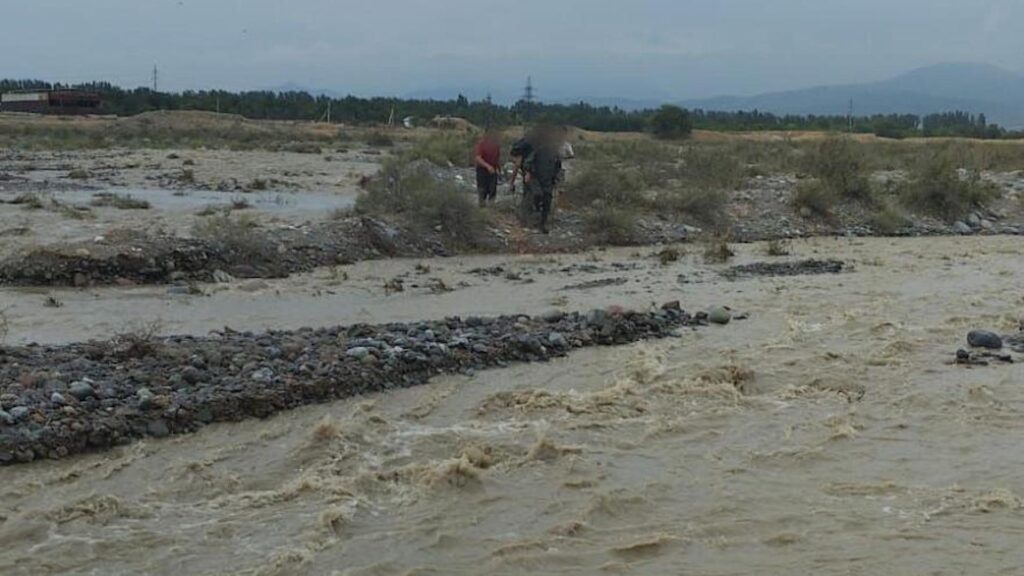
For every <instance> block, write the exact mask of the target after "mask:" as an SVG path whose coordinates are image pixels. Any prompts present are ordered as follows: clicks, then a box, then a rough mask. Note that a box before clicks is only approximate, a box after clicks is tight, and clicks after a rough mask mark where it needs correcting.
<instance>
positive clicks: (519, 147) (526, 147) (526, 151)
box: [509, 138, 533, 159]
mask: <svg viewBox="0 0 1024 576" xmlns="http://www.w3.org/2000/svg"><path fill="white" fill-rule="evenodd" d="M509 154H511V155H512V156H515V157H516V158H524V159H525V158H527V157H529V156H530V154H533V144H530V141H529V140H527V139H526V138H520V139H519V140H516V141H515V142H513V143H512V149H511V150H510V151H509Z"/></svg>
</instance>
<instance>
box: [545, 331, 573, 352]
mask: <svg viewBox="0 0 1024 576" xmlns="http://www.w3.org/2000/svg"><path fill="white" fill-rule="evenodd" d="M548 344H551V345H552V346H554V347H555V348H568V347H569V341H568V340H566V339H565V336H562V334H561V333H560V332H552V333H551V334H548Z"/></svg>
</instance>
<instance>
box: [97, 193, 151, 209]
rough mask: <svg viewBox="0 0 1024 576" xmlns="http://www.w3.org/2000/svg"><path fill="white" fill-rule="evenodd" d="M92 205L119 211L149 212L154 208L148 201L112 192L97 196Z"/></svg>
mask: <svg viewBox="0 0 1024 576" xmlns="http://www.w3.org/2000/svg"><path fill="white" fill-rule="evenodd" d="M90 204H91V205H93V206H95V207H97V208H103V207H108V208H117V209H118V210H149V209H150V208H151V207H152V206H151V205H150V203H149V202H148V201H146V200H139V199H138V198H133V197H132V196H131V195H129V194H113V193H110V192H100V193H99V194H96V195H95V196H94V197H93V199H92V202H90Z"/></svg>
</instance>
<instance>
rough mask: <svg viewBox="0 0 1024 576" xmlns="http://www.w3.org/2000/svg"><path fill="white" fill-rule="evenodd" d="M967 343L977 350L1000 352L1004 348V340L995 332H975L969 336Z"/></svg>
mask: <svg viewBox="0 0 1024 576" xmlns="http://www.w3.org/2000/svg"><path fill="white" fill-rule="evenodd" d="M967 343H968V344H970V345H971V346H973V347H975V348H988V349H990V350H999V349H1001V348H1002V347H1003V339H1002V338H1000V337H999V335H998V334H996V333H995V332H988V331H986V330H973V331H971V332H970V333H969V334H968V335H967Z"/></svg>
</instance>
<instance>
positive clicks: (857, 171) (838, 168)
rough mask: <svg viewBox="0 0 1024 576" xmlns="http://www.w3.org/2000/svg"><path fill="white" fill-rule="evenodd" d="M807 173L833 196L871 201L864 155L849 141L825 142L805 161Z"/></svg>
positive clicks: (858, 145)
mask: <svg viewBox="0 0 1024 576" xmlns="http://www.w3.org/2000/svg"><path fill="white" fill-rule="evenodd" d="M807 161H808V165H807V171H808V172H809V173H810V174H811V175H813V176H814V177H816V178H817V179H818V180H819V181H820V182H821V184H822V185H823V186H825V187H826V188H828V189H829V190H830V191H831V192H832V193H833V194H834V195H835V196H837V197H839V198H844V199H849V200H860V201H865V200H870V199H871V183H870V182H869V181H868V177H867V168H866V163H865V159H864V152H863V150H862V149H861V145H860V144H858V143H857V142H855V141H854V140H852V139H850V138H828V139H826V140H825V141H824V142H822V143H821V144H819V145H818V147H817V148H816V149H815V150H814V151H813V152H812V153H811V155H810V156H809V157H808V159H807Z"/></svg>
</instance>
